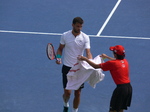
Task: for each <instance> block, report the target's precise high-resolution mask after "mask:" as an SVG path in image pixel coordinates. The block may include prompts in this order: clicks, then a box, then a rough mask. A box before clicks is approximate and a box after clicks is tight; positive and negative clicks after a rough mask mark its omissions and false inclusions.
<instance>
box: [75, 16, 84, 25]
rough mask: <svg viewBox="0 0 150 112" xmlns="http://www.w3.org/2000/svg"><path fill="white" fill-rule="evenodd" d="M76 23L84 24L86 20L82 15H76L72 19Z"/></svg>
mask: <svg viewBox="0 0 150 112" xmlns="http://www.w3.org/2000/svg"><path fill="white" fill-rule="evenodd" d="M76 23H80V24H83V23H84V21H83V19H82V18H81V17H75V18H74V19H73V21H72V24H76Z"/></svg>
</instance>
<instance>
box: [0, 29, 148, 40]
mask: <svg viewBox="0 0 150 112" xmlns="http://www.w3.org/2000/svg"><path fill="white" fill-rule="evenodd" d="M0 33H18V34H19V33H20V34H34V35H62V34H61V33H44V32H27V31H7V30H0ZM88 36H90V37H101V38H102V37H104V38H124V39H147V40H150V38H149V37H127V36H107V35H101V36H97V35H88Z"/></svg>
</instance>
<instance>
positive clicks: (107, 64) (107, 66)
mask: <svg viewBox="0 0 150 112" xmlns="http://www.w3.org/2000/svg"><path fill="white" fill-rule="evenodd" d="M100 68H101V69H102V70H103V71H108V70H111V69H112V68H113V66H112V64H111V61H107V62H105V63H101V64H100Z"/></svg>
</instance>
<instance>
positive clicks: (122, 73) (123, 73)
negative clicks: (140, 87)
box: [100, 59, 130, 84]
mask: <svg viewBox="0 0 150 112" xmlns="http://www.w3.org/2000/svg"><path fill="white" fill-rule="evenodd" d="M100 67H101V68H102V70H103V71H108V70H109V71H110V73H111V75H112V78H113V80H114V82H115V83H116V84H125V83H129V82H130V79H129V65H128V61H127V60H126V59H123V60H118V59H117V60H110V61H107V62H105V63H101V64H100Z"/></svg>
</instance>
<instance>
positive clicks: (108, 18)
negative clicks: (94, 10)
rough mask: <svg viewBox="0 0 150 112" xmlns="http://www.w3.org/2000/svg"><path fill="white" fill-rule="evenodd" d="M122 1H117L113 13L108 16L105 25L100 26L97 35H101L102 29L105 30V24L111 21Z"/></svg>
mask: <svg viewBox="0 0 150 112" xmlns="http://www.w3.org/2000/svg"><path fill="white" fill-rule="evenodd" d="M120 2H121V0H118V2H117V3H116V5H115V6H114V8H113V10H112V11H111V13H110V14H109V16H108V17H107V19H106V21H105V22H104V24H103V26H102V27H101V28H100V30H99V32H98V33H97V36H100V35H101V33H102V31H103V30H104V28H105V26H106V25H107V23H108V22H109V20H110V18H111V17H112V15H113V14H114V12H115V10H116V9H117V7H118V6H119V4H120Z"/></svg>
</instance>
